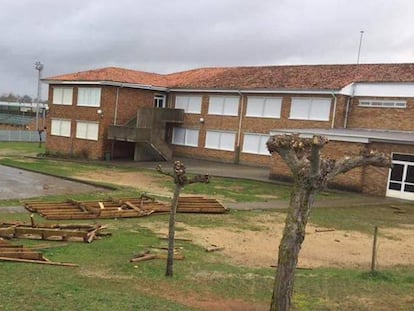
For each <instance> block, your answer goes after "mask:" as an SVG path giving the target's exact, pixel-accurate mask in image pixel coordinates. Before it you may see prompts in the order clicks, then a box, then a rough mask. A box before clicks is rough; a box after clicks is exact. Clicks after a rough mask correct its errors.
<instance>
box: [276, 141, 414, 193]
mask: <svg viewBox="0 0 414 311" xmlns="http://www.w3.org/2000/svg"><path fill="white" fill-rule="evenodd" d="M364 149H367V150H376V151H379V152H384V153H386V154H389V155H390V156H391V154H392V153H405V154H414V146H410V145H401V144H386V143H370V144H361V143H348V142H337V141H330V142H329V143H328V144H327V145H326V146H325V147H324V148H323V149H322V155H323V156H324V157H326V158H332V159H340V158H342V157H344V156H357V155H359V154H360V151H362V150H364ZM388 175H389V168H387V167H375V166H365V167H359V168H355V169H353V170H351V171H349V172H347V173H346V174H341V175H338V176H337V177H336V178H335V179H334V180H333V182H332V183H331V184H330V185H329V187H332V188H337V189H344V190H351V191H356V192H362V193H365V194H370V195H378V196H385V194H386V190H387V183H388ZM291 176H292V175H291V173H290V170H289V168H288V167H287V165H286V164H285V162H284V161H283V160H282V159H281V158H280V157H279V155H277V154H275V155H272V157H271V159H270V178H273V179H277V180H289V181H291V180H292V177H291Z"/></svg>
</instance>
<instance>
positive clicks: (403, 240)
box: [146, 215, 414, 268]
mask: <svg viewBox="0 0 414 311" xmlns="http://www.w3.org/2000/svg"><path fill="white" fill-rule="evenodd" d="M250 222H251V224H252V226H253V225H254V226H255V227H257V226H259V227H260V230H245V229H243V230H239V229H232V228H227V227H217V228H200V227H194V226H190V225H187V224H184V223H178V224H177V227H178V228H179V230H180V231H179V233H178V235H179V236H184V237H189V238H191V239H192V240H193V242H194V243H195V244H198V245H200V246H202V247H208V246H211V245H217V246H222V247H224V250H223V251H221V253H222V254H223V255H225V256H226V257H228V258H229V260H230V261H231V262H232V263H234V264H236V265H245V266H250V267H269V266H271V265H275V264H276V262H277V251H278V246H279V242H280V238H281V236H282V230H283V227H284V220H283V218H282V217H280V219H275V216H274V215H272V216H270V215H259V216H256V217H252V218H251V220H250ZM146 226H147V227H148V228H150V229H151V230H153V231H154V232H157V233H160V234H166V233H167V232H166V230H161V229H160V228H162V227H165V226H162V225H161V224H160V223H153V222H152V223H151V224H147V225H146ZM315 229H317V228H316V227H315V226H313V225H312V224H309V225H308V226H307V230H306V231H307V235H306V238H305V241H304V243H303V246H302V250H301V254H300V258H299V263H298V266H299V267H303V268H316V267H347V268H355V267H357V268H369V267H370V264H371V250H372V236H369V235H367V234H363V233H359V232H355V231H342V230H335V231H327V232H316V231H315ZM318 229H322V228H318ZM393 237H395V238H393ZM377 264H378V266H379V267H389V266H395V265H413V264H414V236H413V234H412V230H409V229H405V228H402V229H387V230H385V229H384V230H382V229H380V237H379V240H378V257H377Z"/></svg>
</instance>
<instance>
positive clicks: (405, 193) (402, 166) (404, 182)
mask: <svg viewBox="0 0 414 311" xmlns="http://www.w3.org/2000/svg"><path fill="white" fill-rule="evenodd" d="M387 196H389V197H394V198H401V199H407V200H414V156H411V155H400V154H394V155H393V161H392V168H391V170H390V174H389V179H388V187H387Z"/></svg>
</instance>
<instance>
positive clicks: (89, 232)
mask: <svg viewBox="0 0 414 311" xmlns="http://www.w3.org/2000/svg"><path fill="white" fill-rule="evenodd" d="M30 219H31V223H30V224H25V223H2V224H0V237H3V238H24V239H37V240H39V239H40V240H53V241H84V242H87V243H91V242H92V241H93V240H94V239H96V238H97V236H99V235H101V230H103V229H105V228H106V227H105V226H101V225H85V224H82V225H76V224H35V223H34V221H33V217H30ZM103 234H105V235H106V234H107V233H103Z"/></svg>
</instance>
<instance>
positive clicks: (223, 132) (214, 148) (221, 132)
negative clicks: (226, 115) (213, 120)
mask: <svg viewBox="0 0 414 311" xmlns="http://www.w3.org/2000/svg"><path fill="white" fill-rule="evenodd" d="M209 133H214V134H219V140H218V145H217V146H213V145H208V144H209V141H208V136H209ZM223 134H231V135H232V136H233V137H232V139H233V145H232V148H225V147H223V146H222V138H223V137H222V135H223ZM235 145H236V132H233V131H220V130H207V131H206V140H205V143H204V148H206V149H213V150H221V151H232V152H234V151H235V148H236V147H235Z"/></svg>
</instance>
